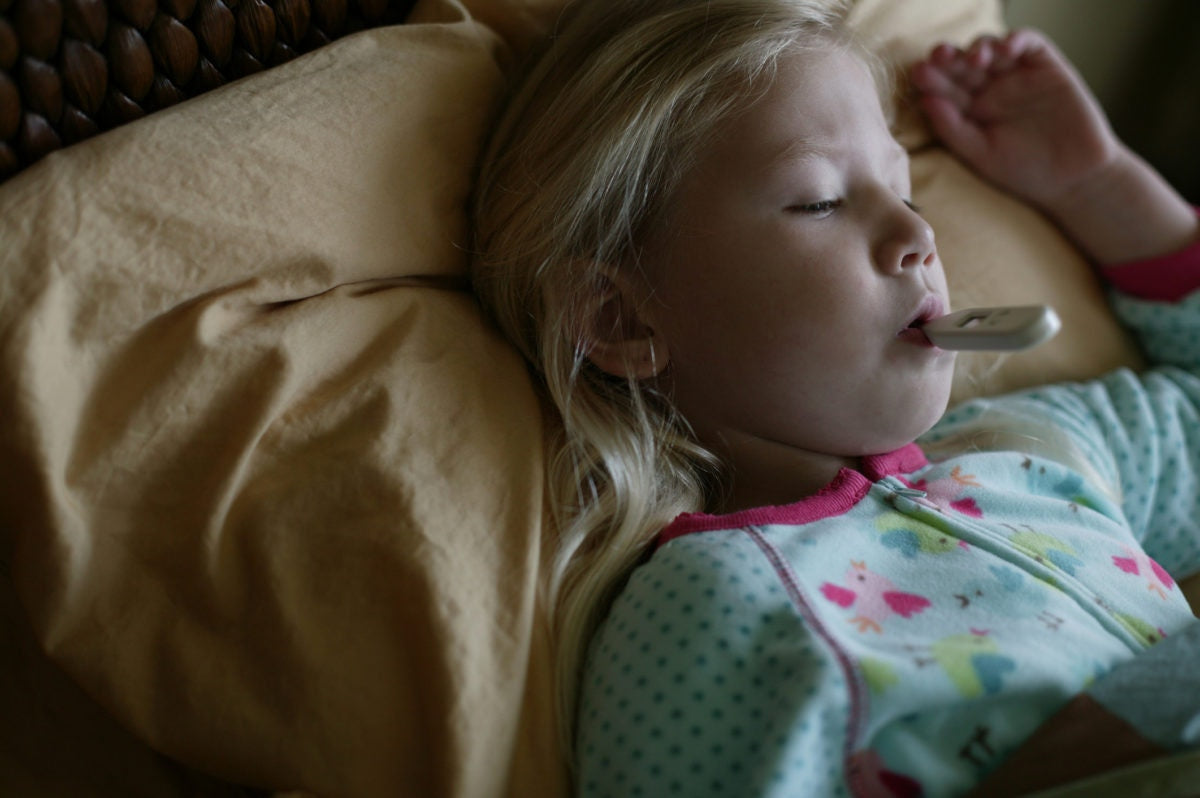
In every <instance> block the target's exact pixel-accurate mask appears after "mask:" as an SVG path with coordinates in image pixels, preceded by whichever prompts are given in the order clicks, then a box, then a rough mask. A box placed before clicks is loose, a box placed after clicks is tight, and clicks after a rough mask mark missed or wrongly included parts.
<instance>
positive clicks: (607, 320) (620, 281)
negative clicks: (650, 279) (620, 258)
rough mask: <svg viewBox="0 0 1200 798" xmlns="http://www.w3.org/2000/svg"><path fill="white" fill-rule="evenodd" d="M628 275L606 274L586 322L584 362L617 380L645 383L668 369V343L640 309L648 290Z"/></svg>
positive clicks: (610, 272)
mask: <svg viewBox="0 0 1200 798" xmlns="http://www.w3.org/2000/svg"><path fill="white" fill-rule="evenodd" d="M635 282H636V281H635V280H631V279H630V278H629V277H628V276H627V275H624V274H621V273H618V272H616V271H608V270H606V271H605V275H604V276H603V277H602V278H601V291H600V294H599V299H598V300H597V302H596V304H595V305H593V306H592V308H590V311H591V312H590V314H589V316H590V318H589V319H588V321H587V328H586V335H587V359H588V360H589V361H591V362H592V364H593V365H595V366H596V367H597V368H598V369H600V370H601V371H604V372H607V373H608V374H612V375H614V376H617V377H633V378H634V379H638V380H644V379H649V378H650V377H656V376H658V375H659V374H661V373H662V371H663V369H665V368H666V367H667V363H668V362H669V358H670V353H669V352H668V350H667V342H666V340H665V339H664V338H663V337H662V336H661V335H656V334H655V330H654V327H653V326H652V325H651V323H650V321H649V320H648V319H647V318H646V314H645V311H644V310H643V308H644V306H645V303H646V300H647V298H648V297H649V289H648V288H646V287H644V286H642V285H641V283H636V284H635Z"/></svg>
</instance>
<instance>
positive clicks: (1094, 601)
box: [871, 476, 1149, 653]
mask: <svg viewBox="0 0 1200 798" xmlns="http://www.w3.org/2000/svg"><path fill="white" fill-rule="evenodd" d="M871 488H872V490H875V489H877V488H878V489H879V491H880V492H882V493H883V494H884V495H883V496H882V497H881V498H882V499H883V501H884V502H886V503H887V504H888V505H889V506H891V507H892V508H894V509H895V510H896V511H897V512H900V513H903V514H904V515H908V516H911V517H913V518H916V519H917V520H918V521H922V522H925V523H927V524H929V525H930V526H932V527H934V528H935V529H939V530H944V531H947V532H951V533H953V534H954V535H955V536H956V537H958V538H959V539H960V540H963V541H965V542H966V543H967V544H968V545H971V546H974V547H976V548H978V549H981V550H983V551H986V552H988V553H989V554H992V555H994V556H996V557H999V558H1000V559H1001V560H1003V561H1006V562H1011V563H1013V564H1014V565H1016V566H1017V567H1018V568H1021V569H1022V570H1023V571H1025V572H1026V573H1028V574H1030V575H1031V576H1033V577H1035V578H1038V579H1041V580H1042V581H1043V582H1047V583H1049V584H1051V585H1053V586H1055V587H1056V589H1058V590H1060V591H1062V592H1063V593H1066V594H1067V595H1068V596H1070V597H1071V598H1073V599H1074V600H1075V602H1076V604H1078V605H1079V606H1080V607H1081V608H1082V609H1083V610H1084V611H1085V612H1086V613H1088V614H1089V615H1091V616H1092V617H1093V618H1095V619H1096V620H1097V621H1099V622H1100V625H1101V626H1102V627H1104V629H1106V630H1107V631H1108V632H1109V634H1111V635H1113V637H1116V638H1117V639H1118V640H1120V641H1121V642H1123V643H1124V644H1125V645H1126V646H1128V647H1129V649H1130V650H1131V651H1133V652H1134V653H1138V652H1141V651H1144V650H1146V649H1147V648H1149V644H1148V643H1147V642H1145V641H1143V640H1142V639H1141V637H1139V636H1138V635H1136V634H1134V633H1133V632H1131V631H1130V630H1129V629H1128V628H1127V627H1126V626H1125V624H1123V623H1122V622H1121V621H1120V620H1118V619H1117V618H1116V617H1115V616H1114V615H1113V613H1112V611H1110V610H1109V609H1108V603H1107V602H1106V601H1105V600H1104V598H1103V597H1102V596H1100V595H1099V594H1097V593H1096V592H1095V591H1093V590H1092V589H1091V588H1089V587H1088V586H1087V585H1086V584H1084V583H1083V582H1081V581H1080V580H1079V579H1077V578H1076V577H1074V576H1072V575H1071V574H1069V573H1067V572H1066V571H1063V570H1060V569H1058V568H1055V567H1053V566H1051V565H1048V564H1046V563H1044V562H1039V561H1038V560H1037V559H1035V558H1034V557H1032V556H1030V555H1029V554H1027V553H1026V552H1024V551H1022V550H1021V549H1019V548H1017V547H1015V546H1013V545H1012V543H1011V542H1010V541H1009V540H1008V538H1006V537H1004V536H1003V535H1001V534H1000V533H998V532H996V531H995V530H993V529H992V528H991V527H989V526H988V525H986V524H983V523H980V522H979V521H976V520H974V519H972V518H969V517H966V516H963V515H961V514H952V513H950V512H943V511H942V510H941V509H940V508H937V507H934V506H930V505H929V504H927V503H925V502H924V501H923V500H924V499H925V497H926V493H925V491H922V490H917V489H916V488H910V487H909V486H907V485H905V484H904V483H903V482H901V481H899V480H898V479H896V478H895V477H892V476H888V477H884V478H883V479H881V480H879V481H878V482H876V483H874V484H873V485H872V486H871Z"/></svg>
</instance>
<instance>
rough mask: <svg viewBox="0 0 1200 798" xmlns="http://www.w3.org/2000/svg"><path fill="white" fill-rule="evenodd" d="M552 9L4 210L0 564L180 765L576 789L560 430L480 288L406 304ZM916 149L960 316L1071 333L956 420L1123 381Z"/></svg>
mask: <svg viewBox="0 0 1200 798" xmlns="http://www.w3.org/2000/svg"><path fill="white" fill-rule="evenodd" d="M598 1H600V0H598ZM557 5H558V3H557V2H550V1H549V0H546V1H544V2H522V1H521V0H507V1H505V0H491V2H486V1H484V0H480V1H479V2H470V3H468V2H456V0H427V1H426V2H423V3H421V4H420V5H419V6H418V8H417V10H416V11H415V12H414V15H413V18H412V21H411V22H410V24H408V25H405V26H401V27H396V28H388V29H379V30H374V31H368V32H364V33H361V34H358V35H356V36H353V37H350V38H347V39H343V40H340V41H338V42H335V43H334V44H332V45H329V46H327V47H325V48H323V49H321V50H318V51H316V52H315V53H313V54H310V55H308V56H306V57H304V58H301V59H298V60H296V61H294V62H291V63H289V64H286V65H284V66H281V67H278V68H276V69H273V70H270V71H268V72H265V73H262V74H260V75H257V76H254V77H252V78H250V79H247V80H244V81H241V82H238V83H235V84H232V85H230V86H227V87H225V88H223V89H220V90H218V91H216V92H213V93H210V94H207V95H204V96H202V97H201V98H199V99H197V100H194V101H191V102H188V103H185V104H182V105H180V106H177V107H174V108H172V109H169V110H167V111H163V112H160V113H157V114H154V115H152V116H150V117H148V118H146V119H144V120H142V121H140V122H137V123H134V124H132V125H128V126H126V127H123V128H118V129H117V130H115V131H112V132H110V133H108V134H105V135H102V136H100V137H98V138H95V139H92V140H89V141H87V142H84V143H83V144H81V145H79V146H76V147H73V148H70V149H68V150H65V151H63V152H60V153H58V154H55V155H53V156H51V157H49V158H47V159H46V160H45V161H43V162H41V163H39V164H38V165H37V166H35V167H34V168H32V169H30V170H28V171H27V172H25V173H23V174H21V175H19V176H18V177H17V178H16V179H13V180H11V181H9V182H8V183H6V184H5V185H4V186H3V187H0V241H2V242H3V247H2V248H0V417H2V418H3V419H4V422H3V424H2V425H0V462H3V463H4V464H5V465H4V468H5V474H6V477H5V478H4V479H3V480H0V535H2V537H0V541H2V544H3V549H2V550H0V557H3V558H4V559H6V560H7V562H8V563H9V566H10V569H11V572H12V581H13V586H14V589H15V592H16V594H17V596H19V598H20V600H21V602H22V606H23V608H24V611H25V612H26V613H27V616H28V619H29V621H30V623H31V624H32V627H33V630H34V632H35V633H36V635H37V637H38V639H39V640H40V642H41V644H42V645H43V646H44V647H45V649H46V650H47V651H48V653H49V655H50V657H51V658H52V659H53V661H54V662H55V663H57V665H58V666H60V667H61V668H63V669H64V670H65V671H66V672H67V673H68V674H69V675H70V676H71V677H72V678H73V679H75V680H76V681H77V682H78V683H79V684H80V685H81V686H82V687H83V688H84V689H85V690H86V692H87V693H88V694H89V695H90V696H92V697H93V698H94V699H95V700H97V701H98V702H99V703H100V704H101V705H102V706H103V707H104V708H106V709H107V710H108V711H109V712H111V713H112V715H113V716H114V717H115V718H117V719H118V720H119V721H120V722H121V723H122V724H124V725H125V726H126V727H127V728H128V729H130V730H131V731H132V733H133V734H134V735H136V736H137V737H138V738H140V739H141V740H143V741H145V742H146V743H148V744H149V745H150V746H152V747H153V748H154V749H156V750H158V751H161V752H163V753H165V754H167V755H168V756H170V757H172V758H174V759H176V760H178V761H179V762H182V763H184V764H186V765H188V766H189V767H193V768H196V769H199V770H202V771H204V772H206V773H211V774H213V775H215V776H218V777H220V778H222V779H227V780H230V781H236V782H245V783H249V784H253V785H257V786H261V787H266V788H271V789H278V790H284V789H295V790H305V791H310V792H312V793H315V794H330V795H333V794H337V795H398V794H420V795H449V796H459V795H462V796H479V795H503V794H508V795H514V796H515V795H521V796H525V795H538V796H548V795H556V794H561V793H562V792H563V790H564V785H565V781H564V776H563V769H562V764H561V761H560V759H559V757H558V752H557V748H556V743H555V738H554V729H553V726H552V723H551V718H552V714H551V707H550V698H549V696H550V694H551V693H550V675H549V672H550V670H549V662H550V659H549V656H550V652H549V645H548V639H547V636H546V630H545V616H546V608H545V607H544V606H543V604H542V603H541V602H540V597H539V593H538V574H539V570H540V566H541V562H542V559H543V557H544V555H545V552H546V551H548V549H549V546H550V545H551V544H552V537H551V536H552V530H549V529H548V527H547V526H546V523H545V520H544V519H545V514H544V507H543V494H542V462H543V459H542V458H543V452H542V445H543V444H542V424H541V415H540V414H541V413H542V412H543V410H542V408H541V406H540V405H539V403H538V401H537V399H536V396H535V393H534V391H533V388H532V386H531V384H530V382H529V379H528V377H527V374H526V371H525V368H524V366H523V364H522V363H521V362H520V360H519V358H518V357H517V356H516V355H515V353H514V352H513V351H512V350H511V349H510V348H509V347H508V346H507V345H506V344H505V343H504V342H503V341H501V340H500V339H499V338H498V337H497V336H496V335H495V334H494V333H493V332H492V331H491V330H490V329H489V328H488V327H487V326H486V325H485V324H484V322H483V321H482V318H481V316H480V314H479V312H478V310H477V308H476V306H475V304H474V302H473V301H472V299H471V297H470V296H468V295H465V294H464V293H462V292H460V291H456V290H453V289H452V288H446V287H444V286H441V285H440V284H434V285H430V284H427V283H422V282H419V281H412V280H407V279H404V278H407V277H411V276H413V275H441V276H447V275H450V276H452V275H461V274H463V273H464V270H465V256H464V252H463V249H462V244H463V241H464V232H465V230H464V227H465V217H464V213H463V207H464V203H465V199H466V196H467V193H468V189H469V179H470V175H471V170H472V166H473V162H474V158H475V154H476V152H477V149H478V147H479V144H480V141H481V138H482V136H483V134H484V128H485V124H486V120H487V116H488V113H489V111H490V109H491V107H492V106H493V104H494V102H495V100H496V99H497V97H498V96H499V93H500V91H501V85H502V75H503V72H504V71H505V70H507V69H509V68H510V67H511V66H512V64H514V63H516V62H517V60H519V56H520V51H521V50H522V48H524V47H525V46H526V45H527V44H528V42H529V41H531V40H532V39H533V38H534V37H535V35H536V34H537V32H538V31H539V30H541V29H543V28H544V27H545V25H546V24H547V21H548V20H550V19H552V17H553V12H554V9H555V7H556V6H557ZM853 19H854V21H855V23H856V24H858V25H860V26H861V28H862V29H863V30H864V31H866V32H867V33H869V34H870V35H872V36H874V37H876V38H878V39H879V40H880V41H881V42H882V43H883V46H885V47H886V48H887V49H888V50H889V51H891V52H893V53H896V54H899V55H900V56H902V57H903V58H905V59H908V58H911V57H913V56H915V55H916V54H918V53H921V52H924V50H925V49H927V48H928V46H930V45H931V44H932V43H933V42H934V41H935V40H936V39H940V38H949V39H951V40H953V41H959V42H965V41H967V40H969V39H970V38H971V37H972V36H974V35H976V34H977V33H980V32H984V31H995V30H998V29H999V28H1000V26H1001V23H1000V17H999V7H998V3H997V2H995V0H909V2H906V3H895V2H891V1H890V0H860V2H858V3H857V4H856V6H855V8H854V12H853ZM901 128H902V138H903V140H904V141H905V143H906V144H907V145H908V146H910V148H912V150H913V152H914V159H913V169H914V175H915V179H916V198H917V201H918V202H919V203H920V204H921V205H922V206H923V207H924V208H926V209H927V213H928V214H929V217H930V219H931V220H932V222H933V224H934V226H935V228H936V230H937V233H938V240H939V245H940V248H941V252H942V255H943V258H944V259H945V261H946V263H947V264H948V271H949V275H950V281H951V285H952V289H953V290H954V291H955V299H956V304H957V305H960V306H963V305H966V304H984V303H1000V302H1018V301H1033V300H1037V301H1050V302H1052V303H1054V304H1055V305H1057V306H1058V308H1059V310H1060V312H1061V314H1062V316H1063V319H1064V322H1065V324H1066V329H1065V330H1064V331H1063V333H1062V334H1061V335H1060V337H1059V338H1058V339H1057V340H1056V341H1055V342H1054V343H1053V344H1051V345H1048V346H1046V347H1044V348H1043V349H1040V350H1037V351H1036V352H1033V353H1030V354H1027V355H1019V356H1013V357H1011V358H1009V359H1008V360H1006V361H1005V362H1004V363H1003V364H1002V365H1001V366H1000V367H999V368H998V369H995V370H994V371H993V373H991V374H990V376H988V377H987V378H986V379H981V378H978V377H977V376H972V374H971V373H969V372H968V373H964V375H963V377H962V378H960V382H959V385H958V389H957V391H956V395H957V396H959V397H961V396H964V395H967V394H970V393H974V392H980V391H988V392H992V391H997V390H1001V389H1004V388H1008V387H1014V386H1020V385H1025V384H1029V383H1032V382H1040V381H1045V380H1047V379H1058V378H1062V377H1075V376H1085V375H1088V374H1093V373H1096V372H1099V371H1101V370H1104V369H1107V368H1109V367H1111V366H1113V365H1116V364H1118V363H1124V362H1134V361H1135V359H1136V358H1135V355H1134V352H1133V350H1132V349H1131V347H1130V346H1129V344H1128V342H1127V340H1126V339H1125V338H1124V336H1123V333H1122V332H1121V331H1120V329H1119V328H1118V327H1117V326H1116V324H1115V322H1114V321H1113V319H1112V317H1111V315H1109V313H1108V311H1107V308H1106V307H1105V305H1104V303H1103V300H1102V298H1101V296H1100V294H1099V292H1098V290H1097V288H1096V285H1095V283H1094V282H1093V281H1092V279H1091V278H1090V276H1089V273H1088V270H1087V268H1086V265H1085V264H1084V263H1083V261H1082V259H1080V257H1079V256H1078V255H1077V254H1076V253H1075V252H1074V251H1073V250H1072V249H1071V247H1070V246H1069V245H1068V244H1067V243H1066V242H1065V241H1064V240H1063V239H1062V238H1061V237H1060V236H1059V235H1058V234H1057V232H1056V231H1055V230H1054V229H1053V228H1052V227H1051V226H1050V225H1048V224H1047V223H1046V222H1045V221H1044V220H1042V219H1040V218H1039V217H1037V216H1036V215H1034V214H1032V213H1031V212H1030V211H1028V210H1027V209H1025V208H1023V207H1022V206H1020V205H1019V204H1017V203H1015V202H1013V201H1011V200H1010V199H1008V198H1006V197H1004V196H1003V195H1000V194H998V193H997V192H996V191H994V190H993V189H991V188H989V187H988V186H986V185H983V184H982V183H980V182H979V181H978V180H976V179H975V178H974V177H972V176H971V175H969V174H967V173H966V172H965V171H964V170H963V169H962V168H961V167H959V166H958V165H957V164H956V163H955V162H954V161H953V160H952V159H950V158H949V157H948V156H946V154H945V153H944V152H943V151H941V150H940V149H938V148H937V147H936V146H933V145H932V144H931V143H930V142H929V140H928V137H927V135H926V134H925V133H924V132H923V129H922V127H921V126H920V124H919V120H917V119H915V117H913V116H912V115H911V114H908V115H902V116H901ZM989 368H990V367H989ZM51 682H52V680H50V681H48V682H47V684H51ZM46 689H48V690H49V689H58V688H56V687H47V688H46ZM64 700H65V699H64ZM81 712H83V710H81ZM10 722H12V721H10ZM17 725H19V724H17ZM94 744H95V745H97V746H103V745H104V742H103V741H100V740H97V741H94ZM100 758H101V757H93V758H91V759H88V758H87V757H82V758H80V761H85V762H86V761H95V760H98V759H100ZM82 780H86V779H82Z"/></svg>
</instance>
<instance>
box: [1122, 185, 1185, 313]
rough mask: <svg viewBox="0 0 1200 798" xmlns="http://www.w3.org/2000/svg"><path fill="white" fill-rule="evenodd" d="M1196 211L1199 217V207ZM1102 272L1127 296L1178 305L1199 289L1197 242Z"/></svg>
mask: <svg viewBox="0 0 1200 798" xmlns="http://www.w3.org/2000/svg"><path fill="white" fill-rule="evenodd" d="M1195 211H1196V214H1197V216H1200V208H1196V209H1195ZM1101 273H1102V274H1103V275H1104V277H1105V279H1107V280H1108V282H1109V283H1111V284H1112V286H1113V287H1114V288H1116V289H1117V290H1119V291H1122V292H1124V293H1126V294H1129V295H1130V296H1134V297H1138V298H1139V299H1149V300H1154V301H1158V302H1178V301H1179V300H1181V299H1183V298H1184V297H1186V296H1187V295H1188V294H1190V293H1192V292H1193V291H1195V290H1196V289H1197V288H1200V241H1196V242H1195V243H1194V244H1192V245H1191V246H1188V247H1184V248H1183V249H1181V250H1179V251H1178V252H1172V253H1171V254H1169V255H1162V256H1160V257H1157V258H1148V259H1146V260H1135V261H1129V262H1127V263H1117V264H1113V265H1112V266H1105V267H1104V268H1103V269H1101Z"/></svg>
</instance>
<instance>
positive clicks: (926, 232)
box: [876, 204, 937, 274]
mask: <svg viewBox="0 0 1200 798" xmlns="http://www.w3.org/2000/svg"><path fill="white" fill-rule="evenodd" d="M890 217H891V218H890V219H889V221H888V223H887V225H888V229H887V231H886V232H885V234H884V235H883V236H882V237H881V239H880V243H879V247H878V251H877V252H876V258H877V263H878V264H879V268H880V269H881V270H883V271H884V272H886V273H888V274H900V273H902V272H904V271H905V270H908V269H913V268H916V267H922V266H931V265H933V262H934V260H936V259H937V246H936V245H935V244H934V238H933V228H932V227H930V226H929V223H928V222H926V221H925V219H924V218H923V217H921V215H920V214H918V213H917V212H916V211H914V210H913V209H912V208H910V207H908V206H907V205H903V204H902V205H901V206H900V207H899V208H897V209H896V211H894V212H893V213H892V214H890Z"/></svg>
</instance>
